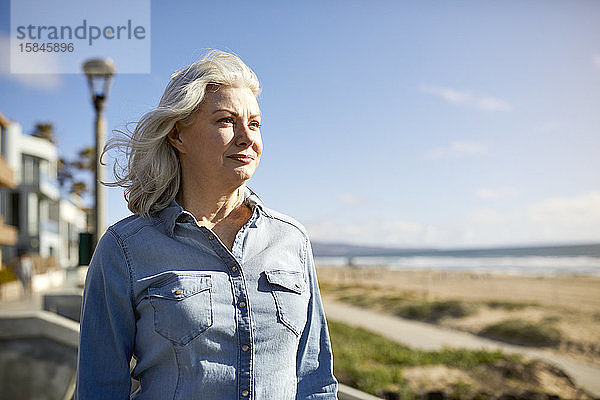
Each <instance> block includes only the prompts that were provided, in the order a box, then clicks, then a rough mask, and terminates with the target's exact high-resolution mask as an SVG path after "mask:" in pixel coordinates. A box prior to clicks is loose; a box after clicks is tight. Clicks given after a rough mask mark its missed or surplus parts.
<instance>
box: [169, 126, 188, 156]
mask: <svg viewBox="0 0 600 400" xmlns="http://www.w3.org/2000/svg"><path fill="white" fill-rule="evenodd" d="M179 132H180V127H179V124H177V123H175V126H173V129H171V131H170V132H169V133H168V134H167V138H168V139H169V143H171V146H173V147H175V148H176V149H177V151H179V152H180V153H182V152H184V151H183V141H182V140H181V136H180V134H179Z"/></svg>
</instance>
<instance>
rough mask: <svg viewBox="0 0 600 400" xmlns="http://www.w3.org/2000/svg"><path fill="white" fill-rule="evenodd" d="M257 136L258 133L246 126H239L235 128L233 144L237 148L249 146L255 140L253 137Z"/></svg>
mask: <svg viewBox="0 0 600 400" xmlns="http://www.w3.org/2000/svg"><path fill="white" fill-rule="evenodd" d="M257 134H259V133H258V132H255V131H253V130H252V129H250V127H249V126H248V125H244V124H240V125H238V126H237V129H236V132H235V136H236V137H235V144H237V145H238V146H250V145H252V144H253V143H254V141H255V140H256V138H255V137H256V135H257Z"/></svg>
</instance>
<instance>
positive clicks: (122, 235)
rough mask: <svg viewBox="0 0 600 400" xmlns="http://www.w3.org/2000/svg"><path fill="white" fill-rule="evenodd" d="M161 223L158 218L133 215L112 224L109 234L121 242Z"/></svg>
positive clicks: (108, 230)
mask: <svg viewBox="0 0 600 400" xmlns="http://www.w3.org/2000/svg"><path fill="white" fill-rule="evenodd" d="M160 223H161V221H160V218H157V217H142V216H140V215H137V214H132V215H130V216H128V217H125V218H123V219H121V220H119V221H117V222H115V223H114V224H112V225H111V226H110V227H109V228H108V229H107V232H110V233H111V234H112V235H113V236H114V237H115V238H116V239H117V240H119V241H121V240H124V239H127V238H129V237H130V236H132V235H135V234H136V233H138V232H139V231H140V230H142V229H143V228H145V227H149V226H156V225H159V224H160Z"/></svg>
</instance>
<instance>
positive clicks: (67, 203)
mask: <svg viewBox="0 0 600 400" xmlns="http://www.w3.org/2000/svg"><path fill="white" fill-rule="evenodd" d="M2 139H3V143H2V150H3V156H4V159H5V160H6V162H7V163H8V165H9V166H10V167H11V168H12V169H13V171H14V177H15V181H16V184H17V187H16V189H13V190H10V191H7V190H3V193H2V201H1V202H0V204H2V208H3V209H2V210H0V212H2V214H3V215H4V216H5V220H6V222H7V223H8V224H10V225H14V226H16V227H17V229H18V241H17V244H16V245H15V246H13V249H12V252H9V251H8V249H7V250H6V251H5V253H7V254H6V256H5V257H8V256H14V255H15V254H16V250H17V248H20V249H26V250H27V251H28V252H30V253H32V254H39V255H40V256H42V257H49V256H54V257H56V260H57V261H58V263H59V265H60V266H61V267H70V266H75V265H77V263H78V251H77V249H78V237H79V233H80V232H84V231H86V215H85V212H84V211H83V210H82V209H81V205H80V204H79V199H78V198H77V197H76V196H74V195H64V194H63V195H61V191H60V189H59V186H58V182H57V179H56V177H57V169H56V168H57V162H58V153H57V149H56V145H55V144H53V143H51V142H50V141H49V140H46V139H43V138H39V137H35V136H31V135H25V134H23V131H22V128H21V125H20V124H18V123H17V122H14V121H10V123H9V124H8V126H6V129H5V132H4V135H3V138H2Z"/></svg>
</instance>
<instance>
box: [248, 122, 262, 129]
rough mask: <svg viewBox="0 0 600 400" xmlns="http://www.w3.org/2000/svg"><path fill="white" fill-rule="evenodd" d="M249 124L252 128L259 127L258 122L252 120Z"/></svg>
mask: <svg viewBox="0 0 600 400" xmlns="http://www.w3.org/2000/svg"><path fill="white" fill-rule="evenodd" d="M250 126H251V127H253V128H260V122H258V121H252V122H250Z"/></svg>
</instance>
